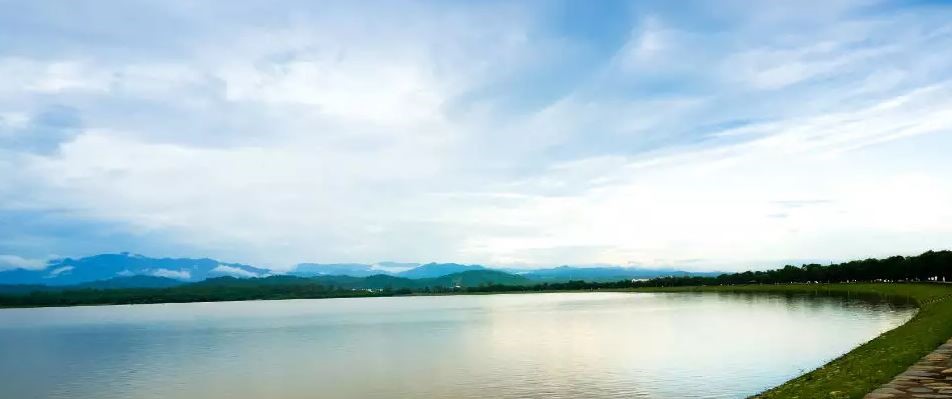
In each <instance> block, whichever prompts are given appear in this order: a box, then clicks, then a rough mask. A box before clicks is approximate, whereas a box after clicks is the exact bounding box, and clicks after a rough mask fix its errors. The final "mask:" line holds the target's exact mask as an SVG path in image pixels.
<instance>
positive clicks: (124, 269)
mask: <svg viewBox="0 0 952 399" xmlns="http://www.w3.org/2000/svg"><path fill="white" fill-rule="evenodd" d="M270 273H271V272H270V271H269V270H266V269H260V268H256V267H252V266H248V265H242V264H238V263H223V262H219V261H217V260H214V259H207V258H203V259H188V258H150V257H146V256H142V255H134V254H129V253H125V252H124V253H119V254H102V255H96V256H90V257H86V258H80V259H72V258H66V259H60V260H55V261H51V262H50V263H49V264H48V265H47V267H46V268H44V269H42V270H27V269H13V270H5V271H0V284H42V285H52V286H59V285H76V284H82V283H88V282H93V281H102V280H110V279H113V278H116V277H131V276H152V277H165V278H169V279H174V280H179V281H185V282H194V281H202V280H204V279H207V278H210V277H219V276H235V277H261V276H267V275H269V274H270Z"/></svg>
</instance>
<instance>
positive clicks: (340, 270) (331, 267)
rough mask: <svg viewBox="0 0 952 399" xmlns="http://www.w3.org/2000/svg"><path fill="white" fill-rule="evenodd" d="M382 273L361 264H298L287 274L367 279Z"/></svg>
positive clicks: (370, 266)
mask: <svg viewBox="0 0 952 399" xmlns="http://www.w3.org/2000/svg"><path fill="white" fill-rule="evenodd" d="M380 273H382V271H381V270H377V269H375V268H374V267H373V266H372V265H365V264H361V263H300V264H298V265H296V266H294V269H291V271H290V272H288V274H289V275H292V276H299V277H313V276H353V277H367V276H372V275H374V274H380Z"/></svg>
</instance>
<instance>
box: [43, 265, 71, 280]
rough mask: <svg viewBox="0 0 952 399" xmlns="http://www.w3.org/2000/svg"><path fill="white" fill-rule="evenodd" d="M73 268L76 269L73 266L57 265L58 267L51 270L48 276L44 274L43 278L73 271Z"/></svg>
mask: <svg viewBox="0 0 952 399" xmlns="http://www.w3.org/2000/svg"><path fill="white" fill-rule="evenodd" d="M73 269H74V267H73V266H63V267H57V268H55V269H53V270H50V272H49V273H48V274H47V275H46V276H44V277H43V278H53V277H56V276H59V275H60V274H63V273H68V272H69V271H71V270H73Z"/></svg>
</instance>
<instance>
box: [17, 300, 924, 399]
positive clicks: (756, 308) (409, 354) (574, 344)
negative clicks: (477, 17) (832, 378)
mask: <svg viewBox="0 0 952 399" xmlns="http://www.w3.org/2000/svg"><path fill="white" fill-rule="evenodd" d="M913 313H914V310H913V309H912V308H910V307H908V306H904V305H902V304H897V303H892V302H888V301H879V302H870V301H867V300H860V299H859V298H851V297H823V298H811V297H808V296H803V295H764V294H729V293H703V294H702V293H679V294H625V293H585V294H574V293H573V294H527V295H487V296H453V297H412V298H372V299H325V300H295V301H259V302H235V303H201V304H164V305H134V306H108V307H82V308H46V309H8V310H0V353H3V356H2V357H0V376H2V377H0V378H2V384H0V397H4V398H7V397H10V398H47V397H49V398H168V397H176V398H260V397H270V398H484V397H496V398H578V397H586V398H622V397H624V398H630V397H651V398H691V397H698V398H700V397H704V398H721V397H723V398H737V397H746V396H748V395H750V394H753V393H756V392H759V391H761V390H763V389H765V388H768V387H770V386H773V385H777V384H779V383H781V382H783V381H785V380H787V379H789V378H791V377H793V376H795V375H797V374H800V373H802V372H804V371H807V370H809V369H812V368H815V367H817V366H819V365H822V364H823V363H825V362H826V361H828V360H830V359H832V358H835V357H837V356H839V355H840V354H842V353H845V352H847V351H848V350H850V349H851V348H853V347H855V346H856V345H858V344H860V343H862V342H865V341H867V340H869V339H871V338H873V337H875V336H876V335H878V334H879V333H881V332H883V331H885V330H888V329H891V328H893V327H895V326H898V325H899V324H901V323H903V322H904V321H905V320H907V319H908V318H909V317H911V316H912V314H913Z"/></svg>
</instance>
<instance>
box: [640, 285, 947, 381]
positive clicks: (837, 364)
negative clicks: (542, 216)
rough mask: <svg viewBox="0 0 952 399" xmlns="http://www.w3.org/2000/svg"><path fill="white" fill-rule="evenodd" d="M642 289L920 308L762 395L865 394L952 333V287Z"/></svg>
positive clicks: (763, 286) (865, 286)
mask: <svg viewBox="0 0 952 399" xmlns="http://www.w3.org/2000/svg"><path fill="white" fill-rule="evenodd" d="M637 291H641V292H688V291H703V292H772V293H794V294H800V293H809V294H818V295H844V294H845V295H856V296H882V297H888V298H892V299H907V300H909V301H912V302H914V303H915V304H916V305H917V306H918V307H919V312H918V313H917V314H916V316H915V317H913V319H912V320H910V321H909V322H908V323H906V324H903V325H902V326H900V327H898V328H895V329H893V330H891V331H888V332H886V333H884V334H883V335H880V336H879V337H877V338H875V339H873V340H872V341H869V342H867V343H865V344H863V345H861V346H859V347H857V348H856V349H854V350H852V351H851V352H849V353H847V354H845V355H843V356H841V357H839V358H837V359H835V360H833V361H831V362H829V363H827V364H826V365H824V366H823V367H820V368H818V369H816V370H813V371H811V372H809V373H807V374H804V375H802V376H800V377H797V378H795V379H793V380H790V381H787V382H786V383H784V384H783V385H780V386H778V387H776V388H773V389H771V390H769V391H766V392H763V393H761V394H759V395H757V396H756V397H758V398H800V399H817V398H862V397H863V396H864V395H865V394H867V393H869V392H870V391H872V390H874V389H876V388H878V387H879V386H880V385H882V384H884V383H887V382H889V381H890V380H892V378H893V377H895V376H896V375H898V374H899V373H902V372H903V371H905V370H906V368H908V367H909V366H911V365H912V364H913V363H915V362H916V361H918V360H919V359H920V358H922V357H923V356H925V355H926V354H928V353H929V352H932V351H933V350H935V348H937V347H938V346H939V345H941V344H943V343H944V342H945V341H946V340H948V339H949V338H950V337H952V285H945V284H790V285H745V286H712V287H671V288H644V289H638V290H637Z"/></svg>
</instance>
